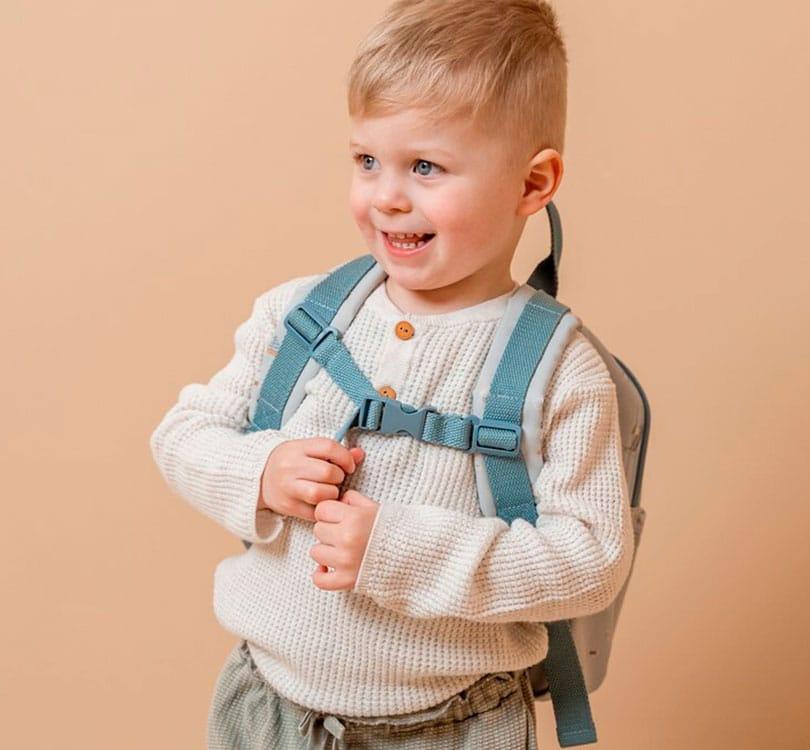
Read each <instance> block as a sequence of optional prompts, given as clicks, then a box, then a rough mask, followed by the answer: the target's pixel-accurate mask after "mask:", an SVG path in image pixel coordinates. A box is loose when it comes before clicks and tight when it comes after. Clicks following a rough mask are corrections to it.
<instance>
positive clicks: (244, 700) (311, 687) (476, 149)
mask: <svg viewBox="0 0 810 750" xmlns="http://www.w3.org/2000/svg"><path fill="white" fill-rule="evenodd" d="M566 65H567V62H566V53H565V49H564V45H563V42H562V39H561V38H560V34H559V30H558V27H557V23H556V19H555V16H554V13H553V11H552V10H551V8H550V7H549V6H548V5H547V4H546V3H538V2H536V1H534V0H488V1H487V2H478V3H471V2H469V0H399V1H398V2H395V3H394V4H393V5H391V6H390V8H389V9H388V11H387V12H386V14H385V15H384V16H383V18H382V19H381V21H380V22H379V23H378V25H377V26H376V27H375V28H374V29H373V30H372V32H371V33H370V34H369V35H368V37H367V38H366V40H365V41H364V43H363V44H362V46H361V48H360V49H359V51H358V54H357V57H356V59H355V61H354V63H353V65H352V68H351V71H350V77H349V86H348V99H349V113H350V116H351V121H352V129H351V139H350V140H351V149H352V157H353V159H354V160H355V167H354V174H353V178H352V184H351V191H350V205H351V211H352V213H353V215H354V219H355V221H356V222H357V225H358V227H359V228H360V232H361V234H362V235H363V238H364V240H365V243H366V245H367V247H368V250H369V251H370V252H371V253H372V254H373V256H374V258H375V259H376V260H377V261H378V262H379V263H380V265H381V266H382V267H383V268H384V270H385V271H386V273H387V278H386V279H385V281H384V283H381V284H380V285H379V286H378V287H376V288H375V289H374V290H373V291H372V292H371V294H370V295H369V296H368V298H367V299H366V300H365V302H364V304H363V305H362V307H361V308H360V309H359V310H358V312H357V315H356V317H355V318H354V320H353V322H352V323H351V325H350V326H349V327H348V329H347V330H346V331H345V333H344V335H343V343H344V344H345V345H346V347H347V348H348V349H349V351H350V352H351V355H352V357H353V358H354V360H355V361H356V362H357V364H358V366H359V367H360V368H361V369H362V371H363V373H364V374H365V375H366V376H367V377H368V378H369V379H370V380H371V381H372V382H373V384H374V386H375V388H377V389H378V390H379V391H380V393H382V394H383V395H387V396H388V397H390V398H394V399H398V400H400V401H402V402H404V403H407V404H414V405H420V406H421V405H426V404H430V405H432V406H433V407H435V408H436V409H438V410H439V411H441V412H450V413H455V414H462V415H463V414H469V413H470V412H471V406H472V390H473V386H474V384H475V382H476V378H477V376H478V373H479V371H480V369H481V366H482V363H483V361H484V358H485V357H486V355H487V352H488V350H489V346H490V344H491V342H492V337H493V334H494V331H495V328H496V326H497V324H498V322H499V320H500V319H501V317H502V315H503V313H504V310H505V308H506V305H507V303H508V301H509V299H510V297H511V295H512V294H513V293H514V292H515V291H516V290H517V289H518V288H519V284H518V283H517V282H515V281H514V280H513V279H512V278H511V275H510V263H511V261H512V256H513V254H514V251H515V247H516V245H517V242H518V240H519V238H520V236H521V233H522V231H523V227H524V224H525V222H526V219H527V218H528V217H529V216H530V215H532V214H535V213H537V212H538V211H541V210H542V209H543V208H544V207H545V205H546V204H547V203H548V201H550V200H551V199H552V197H553V195H554V194H555V192H556V190H557V188H558V187H559V184H560V180H561V178H562V173H563V164H562V157H561V153H562V150H563V138H564V129H565V110H566ZM402 235H409V236H410V238H409V237H407V236H402ZM415 235H418V237H417V236H415ZM318 276H319V274H315V275H310V276H302V277H298V278H294V279H291V280H289V281H287V282H284V283H282V284H279V285H277V286H275V287H273V288H272V289H269V290H268V291H266V292H264V293H263V294H261V295H260V296H259V297H258V298H257V299H256V300H255V303H254V306H253V312H252V315H251V316H250V318H249V319H248V320H247V321H245V322H244V323H243V324H242V325H240V326H239V328H238V329H237V331H236V334H235V348H236V351H235V354H234V356H233V358H232V359H231V361H230V362H229V363H228V364H227V365H226V366H225V367H224V369H222V370H221V371H220V372H218V373H217V374H216V375H214V376H213V377H212V378H211V380H210V381H209V383H208V384H207V385H202V384H197V383H193V384H190V385H187V386H186V387H185V388H183V389H182V390H181V391H180V395H179V400H178V403H177V404H176V405H175V406H173V407H172V409H171V410H170V411H169V412H168V413H167V414H166V415H165V417H164V418H163V420H162V422H161V423H160V425H159V426H158V427H157V429H156V430H155V431H154V433H153V435H152V437H151V448H152V451H153V455H154V458H155V461H156V462H157V464H158V466H159V467H160V470H161V472H162V474H163V475H164V477H165V479H166V481H167V482H168V483H169V485H170V486H171V487H172V488H173V489H174V490H175V491H177V492H178V493H180V494H181V495H182V496H183V497H184V498H186V499H187V500H188V501H189V502H190V503H192V504H193V505H194V507H196V508H197V509H198V510H200V511H201V512H203V513H204V514H206V515H207V516H209V517H210V518H212V519H213V520H215V521H216V522H217V523H219V524H221V525H222V526H223V527H224V528H226V529H227V530H228V531H230V532H231V533H233V534H234V535H236V536H237V537H238V538H239V539H243V540H247V541H250V542H252V543H253V544H252V546H251V547H250V549H249V550H248V551H246V552H243V553H242V554H238V555H233V556H231V557H228V558H226V559H224V560H222V561H221V562H220V563H219V565H218V566H217V568H216V572H215V580H214V610H215V613H216V616H217V619H218V621H219V622H220V624H221V625H222V626H223V627H224V628H225V629H227V630H228V631H230V632H232V633H233V634H234V635H236V636H237V637H238V638H239V639H240V642H239V644H238V645H237V646H236V647H235V648H234V650H233V651H232V652H231V654H230V657H229V659H228V661H227V663H226V664H225V665H224V667H223V669H222V672H221V673H220V675H219V678H218V680H217V685H216V689H215V693H214V697H213V701H212V704H211V708H210V712H209V720H208V746H209V748H235V747H240V748H241V747H256V748H258V747H261V748H294V747H295V748H297V747H301V746H302V745H301V743H302V742H305V743H306V745H305V746H307V747H327V746H330V745H331V746H334V747H358V748H359V747H364V748H365V747H369V748H370V747H391V748H427V747H430V748H448V750H449V749H450V748H462V747H470V748H524V747H530V748H535V747H536V737H535V707H534V700H533V694H532V689H531V685H530V683H529V680H528V671H527V668H528V667H529V666H531V665H533V664H535V663H537V662H538V661H540V660H542V659H543V658H544V656H545V654H546V650H547V647H548V641H547V632H546V628H545V626H544V625H543V624H542V623H543V622H544V621H553V620H559V619H563V618H571V617H578V616H582V615H585V614H589V613H592V612H597V611H600V610H601V609H604V608H605V607H606V606H607V605H608V604H609V603H610V601H611V600H612V599H613V598H614V597H615V595H616V594H617V593H618V591H619V590H620V588H621V586H622V584H623V583H624V581H625V579H626V577H627V575H628V574H629V568H630V564H631V559H632V552H633V533H632V526H631V520H630V512H629V500H628V488H627V486H626V480H625V474H624V470H623V466H622V448H621V442H620V436H619V425H618V407H617V400H616V391H615V386H614V384H613V382H612V380H611V378H610V375H609V372H608V369H607V367H606V365H605V363H604V361H603V360H602V359H601V357H600V356H599V354H598V352H597V351H596V349H595V348H594V347H593V346H592V345H591V343H590V342H589V341H588V339H587V338H586V337H585V336H584V335H583V334H581V333H580V332H577V333H576V335H575V336H574V338H573V339H572V340H571V342H570V343H569V345H568V347H567V348H566V350H565V352H564V353H563V356H562V359H561V361H560V363H559V364H558V366H557V369H556V370H555V372H554V375H553V377H552V379H551V382H550V384H549V388H548V391H547V394H546V399H545V401H544V403H543V408H542V434H543V441H542V442H543V444H542V451H543V457H544V464H543V468H542V471H541V473H540V475H539V476H538V478H537V481H536V482H535V483H534V486H533V490H534V495H535V499H536V502H537V505H538V514H539V518H538V521H537V524H536V525H532V524H530V523H528V522H527V521H525V520H523V519H517V520H515V521H514V522H513V523H512V524H511V525H510V524H507V523H506V522H505V521H503V520H502V519H500V518H498V517H490V516H484V515H483V514H482V512H481V509H480V507H479V503H478V498H477V493H476V483H475V475H474V466H473V456H472V454H469V453H465V452H463V451H459V450H454V449H452V448H450V447H447V446H443V445H438V444H433V443H429V442H425V441H421V440H416V439H414V438H412V437H410V436H409V435H399V434H397V435H391V434H380V433H378V432H371V431H364V430H359V429H356V430H351V431H349V432H348V434H347V435H346V440H347V442H349V443H353V445H350V446H347V445H343V444H342V442H339V441H336V440H334V439H333V438H332V437H331V436H334V435H336V434H337V431H338V430H339V429H340V427H341V426H342V425H343V424H344V423H345V422H346V420H347V418H348V417H350V415H351V413H352V411H353V409H354V408H355V407H354V404H353V402H352V400H351V399H350V398H349V397H348V396H347V394H346V393H344V392H343V391H342V390H341V389H340V388H339V387H338V386H337V385H336V384H335V382H334V381H333V380H332V379H331V377H330V376H329V374H328V373H327V372H326V370H325V369H324V368H321V369H320V370H319V371H318V373H317V374H316V375H315V377H314V378H313V379H312V380H310V381H309V382H308V384H307V386H306V398H305V399H304V401H303V402H302V403H301V405H300V407H299V409H298V410H297V411H296V412H295V414H294V415H293V416H292V417H291V418H290V419H289V420H288V421H287V422H286V423H285V425H284V427H283V429H280V430H264V431H258V432H248V431H245V428H246V426H247V425H248V420H247V413H248V406H249V401H250V396H251V391H252V389H253V387H254V385H256V384H257V382H258V379H259V377H260V368H261V365H262V361H263V355H264V351H265V349H266V347H267V346H268V342H270V340H271V339H272V338H273V335H274V333H276V332H278V331H279V330H281V329H280V327H281V326H282V321H283V315H284V311H285V309H286V307H287V305H288V304H289V302H290V300H291V299H292V297H293V295H294V294H295V291H296V290H297V289H299V288H300V287H301V286H302V285H303V284H307V283H311V282H312V281H313V279H315V278H316V277H318ZM342 490H344V491H343V492H342V493H341V491H342ZM302 735H305V736H306V737H307V738H308V739H307V740H306V741H304V740H302V739H301V736H302Z"/></svg>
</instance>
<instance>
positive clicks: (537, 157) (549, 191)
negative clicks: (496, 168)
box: [517, 148, 564, 216]
mask: <svg viewBox="0 0 810 750" xmlns="http://www.w3.org/2000/svg"><path fill="white" fill-rule="evenodd" d="M563 171H564V167H563V160H562V156H560V154H559V152H557V151H555V150H554V149H553V148H544V149H543V150H542V151H538V152H537V153H536V154H534V156H532V158H531V160H530V161H529V163H528V165H527V166H526V171H525V174H524V178H523V195H522V196H521V199H520V202H519V204H518V208H517V213H518V215H519V216H531V215H532V214H534V213H537V212H538V211H539V210H540V209H542V208H545V207H546V204H547V203H548V202H549V201H550V200H551V199H552V198H553V197H554V193H556V192H557V188H558V187H559V186H560V182H562V177H563Z"/></svg>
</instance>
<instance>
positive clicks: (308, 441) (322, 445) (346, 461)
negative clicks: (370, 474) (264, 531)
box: [258, 437, 364, 522]
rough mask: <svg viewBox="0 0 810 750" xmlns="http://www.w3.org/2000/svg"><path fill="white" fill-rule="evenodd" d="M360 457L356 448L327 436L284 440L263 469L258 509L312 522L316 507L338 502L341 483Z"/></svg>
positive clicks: (360, 454)
mask: <svg viewBox="0 0 810 750" xmlns="http://www.w3.org/2000/svg"><path fill="white" fill-rule="evenodd" d="M363 455H364V453H363V449H362V448H360V447H359V446H355V447H353V448H347V447H346V446H345V445H342V444H341V443H338V442H337V441H336V440H332V439H331V438H328V437H315V438H301V439H299V440H286V441H285V442H283V443H281V444H280V445H277V446H276V447H275V448H274V449H273V450H272V451H271V452H270V455H269V457H268V459H267V463H266V464H265V466H264V471H263V472H262V479H261V483H260V487H261V489H260V491H259V502H258V507H259V508H269V509H270V510H272V511H274V512H275V513H279V514H280V515H284V516H294V517H296V518H301V519H303V520H305V521H312V522H314V521H315V506H316V505H317V504H318V503H319V502H320V501H321V500H337V499H338V496H339V494H340V490H339V485H340V483H341V482H342V481H343V479H344V478H345V476H346V474H353V473H354V471H355V469H356V468H357V464H358V463H360V461H362V460H363Z"/></svg>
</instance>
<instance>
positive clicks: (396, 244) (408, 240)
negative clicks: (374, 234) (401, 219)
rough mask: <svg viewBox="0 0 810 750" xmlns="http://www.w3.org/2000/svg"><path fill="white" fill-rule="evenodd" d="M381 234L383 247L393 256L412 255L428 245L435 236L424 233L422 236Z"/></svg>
mask: <svg viewBox="0 0 810 750" xmlns="http://www.w3.org/2000/svg"><path fill="white" fill-rule="evenodd" d="M380 231H381V234H382V236H383V239H384V241H385V246H386V248H387V249H388V250H389V252H391V253H393V254H394V255H413V254H415V253H417V252H418V251H419V250H421V249H422V248H423V247H425V246H426V245H428V244H429V243H430V241H431V240H432V239H433V238H434V237H435V236H436V235H435V233H434V234H431V233H429V232H426V233H424V234H415V233H414V234H408V235H404V233H400V232H396V233H392V234H389V233H388V232H383V231H382V230H380Z"/></svg>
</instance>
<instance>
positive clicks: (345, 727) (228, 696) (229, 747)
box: [207, 641, 537, 750]
mask: <svg viewBox="0 0 810 750" xmlns="http://www.w3.org/2000/svg"><path fill="white" fill-rule="evenodd" d="M207 740H208V750H321V749H323V750H343V749H344V748H350V749H351V750H378V748H379V749H380V750H382V748H390V749H392V750H423V749H427V748H432V749H435V750H460V749H462V748H468V749H469V750H537V735H536V729H535V705H534V695H533V693H532V688H531V684H530V682H529V673H528V670H525V669H522V670H515V671H513V672H493V673H490V674H487V675H484V676H483V677H481V678H480V679H479V680H477V681H476V682H474V683H473V684H472V685H470V686H469V687H468V688H466V689H464V690H462V691H461V692H460V693H458V694H456V695H453V696H451V697H450V698H448V699H447V700H444V701H442V702H441V703H439V704H437V705H435V706H431V707H429V708H426V709H423V710H421V711H415V712H412V713H407V714H398V715H396V716H373V717H356V716H353V717H346V716H341V715H336V714H322V713H319V712H317V711H313V710H310V709H307V708H306V707H304V706H299V705H298V704H297V703H293V702H291V701H289V700H287V699H286V698H284V697H283V696H281V695H279V694H278V693H277V692H275V690H273V688H271V687H270V685H269V684H268V683H267V681H266V680H265V679H264V678H263V677H262V675H261V674H260V672H259V670H258V669H257V667H256V664H255V662H254V661H253V658H252V657H251V655H250V651H249V649H248V646H247V643H246V642H245V641H241V642H240V643H239V644H238V645H237V646H236V647H234V649H233V650H232V651H231V653H230V654H229V655H228V659H227V661H226V662H225V665H224V666H223V668H222V670H221V672H220V674H219V676H218V677H217V682H216V687H215V690H214V696H213V699H212V701H211V706H210V709H209V713H208V730H207Z"/></svg>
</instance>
